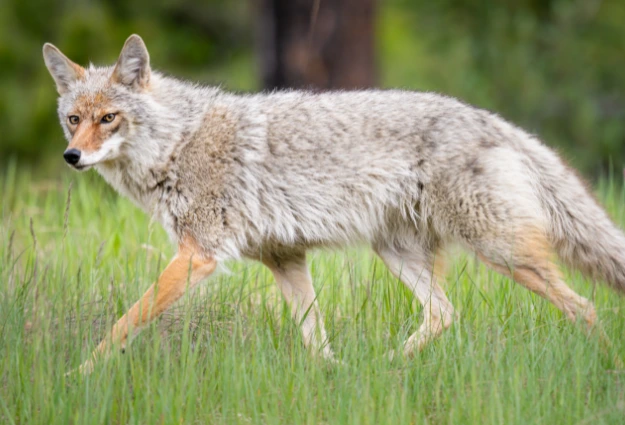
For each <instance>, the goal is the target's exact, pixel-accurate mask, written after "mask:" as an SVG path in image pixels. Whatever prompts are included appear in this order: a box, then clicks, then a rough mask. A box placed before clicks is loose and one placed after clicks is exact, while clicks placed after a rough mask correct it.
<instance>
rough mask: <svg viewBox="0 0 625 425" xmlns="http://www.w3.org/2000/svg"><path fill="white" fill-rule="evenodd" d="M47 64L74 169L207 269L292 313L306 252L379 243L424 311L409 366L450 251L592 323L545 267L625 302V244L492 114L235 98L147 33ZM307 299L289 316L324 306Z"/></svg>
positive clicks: (521, 135)
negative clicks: (110, 190) (89, 172)
mask: <svg viewBox="0 0 625 425" xmlns="http://www.w3.org/2000/svg"><path fill="white" fill-rule="evenodd" d="M44 57H45V59H46V63H47V65H48V68H49V69H50V71H51V73H52V75H53V77H54V78H55V80H56V82H57V87H58V89H59V92H60V94H61V96H60V99H59V109H58V113H59V118H60V120H61V123H62V126H63V128H64V131H65V134H66V136H67V138H68V140H69V141H70V148H72V149H76V150H78V151H79V152H80V154H81V156H80V161H79V162H78V163H76V164H74V167H75V168H78V169H87V168H90V167H95V168H96V170H97V171H98V172H99V173H100V174H101V175H102V176H103V177H104V178H105V179H106V180H107V181H108V182H109V183H110V184H111V185H112V186H113V187H114V188H116V189H117V190H118V191H119V192H120V193H121V194H123V195H125V196H127V197H129V198H130V199H132V200H133V201H134V202H135V203H136V204H137V205H139V206H140V207H141V208H143V209H144V210H145V211H146V212H147V213H148V214H151V215H153V216H154V217H155V218H156V219H158V220H159V221H160V222H161V223H162V224H163V226H164V227H165V229H167V231H168V232H169V234H170V235H171V237H172V238H173V239H174V240H175V241H176V242H177V243H178V244H184V243H185V241H192V245H193V246H194V249H195V251H196V252H197V253H198V254H199V255H201V256H202V257H203V258H210V259H213V260H215V261H223V260H227V259H233V258H240V257H249V258H253V259H257V260H261V261H263V262H265V264H267V265H268V266H269V267H270V268H271V269H272V271H274V274H276V279H277V280H278V283H279V284H281V281H282V284H281V289H282V290H283V292H285V296H286V297H287V299H289V295H288V291H289V290H291V298H293V290H292V289H293V288H295V287H297V283H294V280H298V279H299V280H300V282H301V281H302V280H304V281H306V280H308V281H309V280H310V277H309V276H308V275H307V271H306V270H305V260H303V258H304V255H305V251H306V250H307V249H309V248H312V247H320V246H344V245H350V244H369V245H371V246H372V247H373V249H374V250H375V251H376V252H377V253H378V254H379V255H380V257H381V258H382V259H383V260H384V262H385V263H386V264H387V265H388V266H389V268H390V269H391V271H392V272H393V273H395V274H396V275H398V276H399V277H401V278H402V280H403V281H404V282H405V283H406V284H407V286H408V287H409V288H411V289H412V290H413V292H414V293H415V296H417V298H419V300H420V301H421V302H422V303H423V304H424V306H425V319H424V324H423V325H422V327H421V328H420V330H419V332H418V333H417V334H415V335H414V336H413V337H411V339H412V340H413V341H412V343H411V341H410V340H409V341H408V342H407V348H406V351H407V352H410V351H411V350H412V348H414V347H413V346H414V345H415V344H417V345H418V347H421V346H422V344H423V343H425V342H426V341H427V340H429V339H430V338H431V337H432V336H436V335H437V334H438V333H440V330H442V329H443V328H444V327H447V326H449V324H450V323H451V319H452V318H453V317H454V315H455V313H454V312H453V307H452V306H451V304H450V303H449V301H448V300H447V299H446V297H445V295H444V293H443V292H442V289H440V287H439V286H438V285H437V283H436V279H437V278H436V275H435V270H434V269H435V268H434V259H435V257H436V256H437V255H441V254H439V253H440V252H441V251H440V249H441V248H442V247H444V245H445V244H446V243H448V242H450V241H454V242H460V243H461V244H463V245H464V246H465V247H467V248H468V249H470V250H472V251H474V252H476V253H477V254H478V255H479V257H480V258H482V259H483V260H484V261H485V262H486V263H487V264H489V265H490V266H492V267H493V268H494V269H495V270H498V271H500V272H502V273H504V274H507V275H509V276H511V277H513V278H514V279H515V280H517V281H518V282H519V283H521V284H523V285H524V286H526V287H528V288H529V289H531V290H533V291H535V292H537V293H539V294H540V295H542V296H544V297H546V298H548V299H549V300H551V301H552V302H553V303H554V304H556V306H558V307H559V308H560V309H561V310H563V311H564V312H565V314H567V316H568V317H569V318H571V319H573V320H575V318H576V317H578V316H582V317H584V318H585V319H586V321H587V322H588V323H589V325H592V323H593V322H594V309H593V308H592V305H591V304H590V303H589V302H588V301H587V300H585V299H584V298H582V297H580V296H579V295H577V294H575V293H574V292H573V291H571V290H570V289H569V288H568V287H566V285H565V284H564V282H562V281H561V278H560V277H559V274H558V272H557V268H556V267H555V265H554V264H553V261H552V253H554V252H555V253H557V254H559V256H560V257H561V258H562V259H563V260H564V261H566V262H567V263H568V264H569V265H571V266H573V267H576V268H579V269H581V270H582V271H584V272H586V273H589V274H590V275H592V276H593V277H597V278H600V279H604V280H606V281H607V282H608V283H610V284H611V285H612V286H614V287H615V288H617V289H620V290H624V289H625V237H624V236H623V234H622V232H621V231H620V230H619V229H617V228H616V227H615V226H614V225H613V224H612V222H611V221H610V219H609V218H608V216H607V215H606V213H605V212H604V211H603V209H602V208H601V207H600V206H598V204H597V203H596V202H595V200H594V199H593V197H592V196H591V195H589V193H588V191H587V189H586V188H585V186H584V184H583V183H582V182H581V181H580V179H579V178H578V177H577V176H576V174H575V173H574V172H573V171H572V170H571V169H569V168H568V167H567V166H566V165H565V164H564V163H563V161H562V160H561V159H560V158H558V156H557V155H556V154H555V153H554V152H553V151H552V150H550V149H549V148H547V147H546V146H545V145H544V144H542V143H541V142H540V141H539V140H538V139H537V138H536V137H534V136H532V135H530V134H528V133H526V132H525V131H523V130H521V129H520V128H518V127H515V126H514V125H512V124H510V123H508V122H506V121H505V120H503V119H502V118H500V117H499V116H497V115H495V114H493V113H491V112H488V111H485V110H482V109H477V108H475V107H472V106H469V105H466V104H464V103H462V102H460V101H458V100H456V99H453V98H450V97H446V96H441V95H437V94H433V93H418V92H408V91H396V90H391V91H378V90H369V91H356V92H334V93H311V92H300V91H287V92H274V93H261V94H255V95H237V94H231V93H226V92H223V91H221V90H219V89H216V88H207V87H200V86H197V85H195V84H190V83H187V82H183V81H180V80H177V79H174V78H171V77H166V76H164V75H162V74H160V73H157V72H154V71H152V70H151V69H150V67H149V56H148V53H147V50H146V49H145V45H144V44H143V42H142V41H141V39H140V38H139V37H137V36H133V37H131V38H130V39H129V40H128V42H127V43H126V45H125V47H124V49H123V51H122V54H121V55H120V59H119V61H118V62H117V64H116V65H115V66H113V67H94V66H90V67H88V68H86V69H85V68H81V67H79V66H78V65H76V64H73V63H72V62H71V61H69V59H67V58H65V57H64V56H63V55H62V54H61V53H60V52H59V51H58V50H57V49H56V48H54V47H53V46H51V45H47V46H46V47H45V48H44ZM108 113H111V114H113V116H114V118H113V122H112V123H110V124H108V123H105V122H104V121H102V122H99V123H98V121H99V120H100V118H99V117H100V116H103V115H105V114H108ZM71 116H77V117H79V120H80V121H77V122H79V124H78V125H77V126H76V125H74V124H72V123H71V122H70V121H72V120H68V117H71ZM102 119H104V118H102ZM107 119H108V118H107ZM81 126H83V127H81ZM88 131H91V132H92V133H89V134H87V132H88ZM288 265H293V267H290V268H289V267H288ZM293 270H299V271H300V272H301V273H300V276H299V278H291V279H289V278H288V276H289V273H290V272H291V271H293ZM439 278H440V277H439ZM289 281H290V283H289ZM285 282H287V283H285ZM289 285H291V286H289ZM304 286H305V288H304V289H301V292H302V294H304V295H302V296H301V297H300V298H298V299H297V300H296V301H293V306H294V309H295V310H297V309H298V308H299V309H306V308H308V307H309V306H310V304H311V303H314V301H313V300H314V292H312V293H313V296H312V300H311V298H310V292H311V291H312V286H311V285H310V284H309V283H306V285H304ZM285 288H286V289H285ZM289 288H291V289H289ZM550 288H551V289H550ZM295 292H297V291H295ZM295 298H297V297H295ZM294 314H295V313H294ZM315 321H316V322H318V321H319V318H318V317H315ZM309 325H310V326H309V329H308V332H309V334H308V336H307V335H306V332H307V330H306V329H304V334H305V338H306V341H307V342H314V341H313V340H314V339H315V337H314V336H311V332H313V330H314V331H315V332H317V333H319V334H320V335H321V336H320V337H319V339H318V341H317V343H316V344H314V345H316V346H318V347H325V343H324V342H323V341H324V339H325V331H323V326H322V325H321V326H320V327H317V325H316V324H315V323H309ZM304 328H306V326H304ZM415 341H416V342H415ZM410 344H412V345H410ZM322 350H323V351H324V353H326V354H327V355H330V354H328V353H329V349H327V347H326V348H322Z"/></svg>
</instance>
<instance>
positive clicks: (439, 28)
mask: <svg viewBox="0 0 625 425" xmlns="http://www.w3.org/2000/svg"><path fill="white" fill-rule="evenodd" d="M624 23H625V3H624V2H623V1H622V0H604V1H601V0H501V1H496V2H495V1H490V2H489V1H478V0H437V1H431V0H427V1H426V0H211V1H191V0H133V1H125V0H109V1H102V0H99V1H98V0H65V1H63V0H28V1H25V0H2V1H1V3H0V174H2V172H1V171H2V168H4V167H7V164H8V163H9V162H10V163H12V164H18V165H17V166H18V168H31V169H33V170H36V173H38V174H39V175H41V176H42V177H50V176H54V175H56V174H58V173H65V172H67V170H66V167H65V166H64V164H63V161H62V158H61V153H62V151H63V149H64V146H65V141H64V140H63V136H62V132H61V129H60V126H59V123H58V120H57V116H56V96H57V94H56V90H55V87H54V84H53V81H52V79H51V77H50V76H49V74H48V72H47V70H46V68H45V66H44V63H43V59H42V56H41V47H42V45H43V43H44V42H46V41H49V42H52V43H54V44H56V45H57V46H58V47H59V48H60V49H61V50H62V51H63V52H64V53H65V54H66V55H68V56H69V57H70V58H71V59H72V60H74V61H75V62H78V63H80V64H86V63H88V62H93V63H95V64H112V63H113V62H114V61H115V60H116V58H117V55H118V53H119V50H120V49H121V46H122V44H123V42H124V40H125V39H126V38H127V37H128V35H130V34H131V33H138V34H140V35H141V36H142V37H143V39H144V40H145V42H146V44H147V46H148V49H149V50H150V54H151V59H152V66H153V67H154V68H157V69H159V70H161V71H163V72H166V73H168V74H172V75H175V76H178V77H182V78H188V79H192V80H196V81H200V82H202V83H205V84H211V85H221V86H222V87H223V88H225V89H227V90H234V91H240V92H248V91H258V90H270V89H275V88H284V87H304V88H308V89H313V90H326V89H339V88H340V89H352V88H365V87H382V88H390V87H394V88H404V89H411V90H428V91H436V92H440V93H444V94H448V95H451V96H456V97H458V98H460V99H462V100H464V101H466V102H468V103H471V104H474V105H477V106H479V107H482V108H486V109H489V110H492V111H495V112H497V113H498V114H500V115H501V116H503V117H504V118H506V119H508V120H510V121H512V122H514V123H516V124H518V125H520V126H522V127H523V128H525V129H526V130H528V131H530V132H532V133H535V134H537V135H539V136H540V137H541V138H542V139H543V140H544V141H545V142H546V143H547V144H549V145H550V146H554V147H556V148H558V150H559V151H560V152H561V153H562V154H563V155H564V156H565V157H566V158H567V159H568V161H569V162H571V163H572V165H574V166H575V167H576V168H579V169H581V170H582V171H583V173H585V174H586V175H587V176H588V177H591V178H596V177H599V176H602V175H605V174H607V173H609V172H611V171H613V170H621V169H622V168H623V165H624V163H625V25H624ZM619 174H620V171H619Z"/></svg>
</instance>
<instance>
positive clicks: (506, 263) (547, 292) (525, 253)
mask: <svg viewBox="0 0 625 425" xmlns="http://www.w3.org/2000/svg"><path fill="white" fill-rule="evenodd" d="M502 243H503V244H507V245H508V246H510V247H512V248H511V249H508V248H506V247H504V246H488V244H485V243H484V242H483V241H482V242H480V243H479V244H478V248H477V249H476V251H477V252H478V255H479V257H480V259H481V260H482V261H483V262H484V263H486V264H488V265H489V266H490V267H492V268H493V269H494V270H495V271H497V272H499V273H501V274H503V275H505V276H508V277H510V278H512V279H514V280H515V281H516V282H517V283H520V284H521V285H522V286H524V287H525V288H527V289H529V290H530V291H532V292H534V293H536V294H538V295H540V296H541V297H543V298H545V299H547V300H548V301H550V302H551V303H552V304H553V305H555V306H556V307H557V308H558V309H560V310H561V311H562V312H563V313H564V314H565V315H566V317H567V318H568V319H569V320H571V321H573V322H575V321H577V320H578V319H579V318H581V319H583V320H584V322H585V323H586V326H587V327H588V329H591V328H592V327H593V326H594V324H595V321H596V320H597V314H596V312H595V307H594V305H593V303H592V302H591V301H590V300H588V299H586V298H584V297H582V296H581V295H579V294H577V293H576V292H575V291H573V290H572V289H571V288H570V287H569V286H568V285H567V284H566V283H565V282H564V281H563V280H562V277H561V274H560V270H559V269H558V266H557V265H556V264H555V262H554V255H553V253H552V250H551V246H550V243H549V241H548V239H547V237H546V236H545V235H544V233H543V232H541V231H539V230H535V229H531V228H529V229H526V231H524V232H519V233H517V234H516V235H514V236H513V237H511V238H510V240H507V241H503V240H501V241H499V242H494V243H493V244H492V245H499V244H502ZM506 252H507V254H506ZM502 253H504V254H502Z"/></svg>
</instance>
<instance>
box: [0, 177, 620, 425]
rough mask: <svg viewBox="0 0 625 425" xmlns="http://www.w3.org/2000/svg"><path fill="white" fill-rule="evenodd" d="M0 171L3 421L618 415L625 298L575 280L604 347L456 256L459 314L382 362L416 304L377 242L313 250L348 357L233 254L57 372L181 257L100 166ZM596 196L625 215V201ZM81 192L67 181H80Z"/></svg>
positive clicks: (481, 419)
mask: <svg viewBox="0 0 625 425" xmlns="http://www.w3.org/2000/svg"><path fill="white" fill-rule="evenodd" d="M0 174H2V177H0V191H1V193H0V199H1V204H0V423H2V424H92V423H93V424H109V423H110V424H161V423H162V424H222V423H223V424H232V423H240V424H248V423H262V424H274V423H275V424H278V423H279V424H300V423H305V424H339V423H340V424H343V423H345V424H403V423H406V424H408V423H415V424H421V423H429V424H439V423H454V424H502V423H506V424H528V423H541V424H575V423H578V424H592V425H598V424H608V423H614V424H617V423H618V424H621V423H624V421H625V419H624V417H625V370H623V369H621V368H620V367H619V366H618V365H619V359H620V361H625V338H623V335H625V318H623V315H624V314H623V313H624V312H625V298H621V297H619V296H616V294H615V293H614V292H612V291H610V290H609V289H607V288H605V287H604V286H597V287H596V288H595V287H594V285H593V284H592V283H591V282H589V281H586V280H584V279H583V278H582V277H581V276H580V275H577V274H571V273H568V274H567V279H568V281H569V282H570V284H571V286H572V287H574V288H575V289H576V290H577V291H578V292H579V293H581V294H582V295H584V296H586V297H589V298H594V299H595V302H596V305H597V311H598V315H599V317H600V318H601V320H602V323H603V326H604V328H605V331H606V333H607V335H608V336H609V337H610V338H611V339H612V340H613V343H614V345H613V346H612V347H611V348H607V349H606V348H602V347H603V345H602V344H601V342H600V340H599V338H598V337H597V336H592V335H591V336H590V337H589V338H588V337H586V336H585V334H584V332H583V331H582V329H581V327H579V326H576V325H574V324H570V323H568V322H567V321H566V320H565V319H564V317H563V315H562V314H561V313H560V312H559V311H558V310H556V309H555V308H554V307H553V306H551V305H550V304H548V303H547V302H546V301H544V300H542V299H540V298H539V297H537V296H535V295H533V294H530V293H528V292H527V291H526V290H525V289H523V288H521V287H520V286H518V285H515V284H514V283H512V282H511V281H509V280H507V279H505V278H503V277H501V276H499V275H497V274H495V273H493V272H491V271H489V270H488V269H487V268H486V267H484V266H482V265H480V264H478V263H477V262H476V261H475V260H474V258H473V256H471V255H468V254H462V253H460V255H458V256H456V260H455V261H454V262H453V264H452V266H451V267H450V268H449V273H448V283H447V284H446V289H447V293H448V295H449V297H450V299H451V301H452V303H453V304H454V305H455V306H456V308H457V309H458V311H459V313H460V315H461V320H460V321H459V322H457V323H455V324H454V325H453V326H452V327H451V329H450V330H449V331H448V332H446V333H445V334H444V336H443V337H442V338H440V339H439V340H438V341H436V342H435V343H434V344H432V345H430V346H429V347H428V348H427V349H426V350H425V351H423V352H422V353H419V354H418V355H417V356H416V357H415V358H412V359H396V360H395V361H393V362H389V361H388V360H387V359H386V357H385V356H384V354H385V353H386V352H387V351H388V350H389V349H392V348H399V347H400V346H401V343H402V341H403V340H404V339H405V338H406V336H407V335H409V334H410V333H412V332H414V331H415V330H416V328H417V326H418V324H419V322H420V311H421V309H420V307H419V306H418V305H417V304H416V302H415V301H414V300H413V299H412V297H411V296H410V294H409V293H408V292H407V291H406V290H405V289H404V288H403V287H402V286H401V284H400V283H399V282H397V281H396V279H394V278H393V277H392V276H391V275H390V274H389V272H388V271H387V270H386V269H385V268H384V267H383V266H382V265H381V263H380V262H379V261H377V260H376V259H375V258H374V257H373V256H372V255H371V254H370V252H369V251H368V250H366V249H364V248H361V249H359V248H355V249H352V250H348V251H346V252H329V253H325V252H324V253H322V252H314V253H312V254H311V255H310V257H309V262H310V264H311V266H312V274H313V277H314V279H315V287H316V289H317V291H318V296H319V302H320V304H321V307H322V311H323V312H324V315H325V320H326V325H327V328H328V332H329V335H330V338H331V342H332V345H333V347H334V349H335V351H336V353H337V357H338V358H339V359H340V360H341V363H339V364H336V365H328V364H324V363H323V362H322V361H319V360H314V359H313V358H311V356H310V355H309V354H308V353H307V352H306V350H305V349H304V348H303V345H302V340H301V338H300V336H299V333H298V330H297V326H296V325H295V324H294V323H293V322H292V321H291V319H290V316H289V312H288V310H287V309H286V306H285V305H284V303H283V302H282V300H281V298H280V296H279V293H278V291H277V289H276V288H275V284H274V283H273V280H272V277H271V276H270V274H269V273H268V272H267V271H266V270H264V269H263V268H262V267H259V266H258V265H256V264H253V263H233V264H229V265H228V270H225V271H223V272H222V273H220V274H219V275H218V276H216V277H214V278H212V279H210V280H209V281H207V282H206V283H204V284H202V285H200V287H199V288H198V289H197V290H196V291H194V292H193V293H191V294H189V295H188V296H186V297H185V298H184V300H182V302H180V303H178V304H177V305H176V306H175V307H174V308H173V309H172V310H171V311H169V312H168V313H166V314H165V315H164V316H163V317H162V319H160V320H158V321H157V322H156V323H155V324H154V325H152V326H150V327H149V328H147V329H146V330H145V331H144V332H143V333H142V334H140V336H139V337H137V338H136V339H135V340H134V342H133V345H132V346H131V348H130V349H129V350H127V351H126V354H115V355H113V357H112V358H111V360H110V361H108V362H106V363H101V364H98V366H97V368H96V370H95V372H94V373H93V374H92V375H90V376H88V377H84V378H83V377H65V376H64V373H65V372H66V371H68V370H70V369H72V368H74V367H76V366H78V365H79V364H80V362H81V361H82V360H84V359H86V358H87V356H88V355H89V352H90V351H91V350H92V349H93V347H94V346H95V344H97V343H98V342H99V340H100V339H101V338H102V336H103V335H104V334H105V332H106V330H107V329H108V328H109V327H110V326H111V324H112V323H113V322H114V321H115V320H117V319H118V318H119V317H120V316H121V315H122V314H123V313H124V311H125V310H126V309H127V308H128V307H129V306H130V305H131V304H132V303H133V302H134V301H135V300H136V299H137V298H138V297H139V296H140V295H141V294H142V293H143V291H145V290H146V289H147V287H148V286H149V285H150V283H151V281H153V280H154V279H155V278H156V277H157V275H158V274H159V271H160V270H161V269H162V268H163V267H164V265H165V264H166V263H167V261H168V259H169V257H170V256H171V255H172V254H173V252H174V251H173V249H172V246H171V245H170V243H169V242H168V240H167V237H166V235H165V234H164V232H163V231H162V229H161V228H160V227H159V226H158V225H157V224H156V223H150V221H149V218H147V217H145V216H144V215H143V213H141V212H140V211H139V210H138V209H136V208H135V207H134V206H132V205H131V204H130V203H129V202H128V201H126V200H123V199H120V198H119V197H118V196H116V195H115V194H114V193H112V192H111V190H110V189H108V188H107V187H105V186H104V185H103V184H102V182H101V181H100V179H99V178H98V177H97V176H96V175H95V173H93V172H89V173H87V174H82V175H77V174H69V173H64V174H63V175H62V176H60V177H59V179H58V180H56V181H41V180H35V179H33V178H32V177H31V174H30V173H29V172H25V171H23V170H22V171H20V170H19V167H15V166H9V167H8V169H6V170H4V171H3V172H2V173H0ZM620 186H621V185H620V182H619V183H618V184H616V183H615V184H611V183H609V182H608V183H604V184H602V185H601V187H600V188H599V189H598V196H599V198H600V199H601V201H602V202H604V203H605V204H606V205H607V206H608V209H609V211H610V214H611V215H612V217H614V218H615V220H617V221H618V222H619V223H620V225H625V203H624V200H625V199H624V198H625V194H624V193H623V192H622V190H621V189H620ZM70 187H71V190H69V189H70Z"/></svg>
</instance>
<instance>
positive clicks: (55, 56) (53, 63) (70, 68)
mask: <svg viewBox="0 0 625 425" xmlns="http://www.w3.org/2000/svg"><path fill="white" fill-rule="evenodd" d="M43 60H44V62H45V63H46V66H47V67H48V71H50V74H51V75H52V78H54V81H55V82H56V89H57V91H58V92H59V94H63V93H65V92H66V91H67V89H68V87H69V85H70V84H71V83H73V82H74V81H76V80H78V79H80V78H82V77H83V76H84V75H85V69H84V68H83V67H82V66H80V65H77V64H75V63H74V62H72V61H71V60H69V59H68V58H67V56H65V55H64V54H63V53H61V51H60V50H59V49H57V48H56V47H54V46H53V45H52V44H50V43H46V44H44V45H43Z"/></svg>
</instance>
